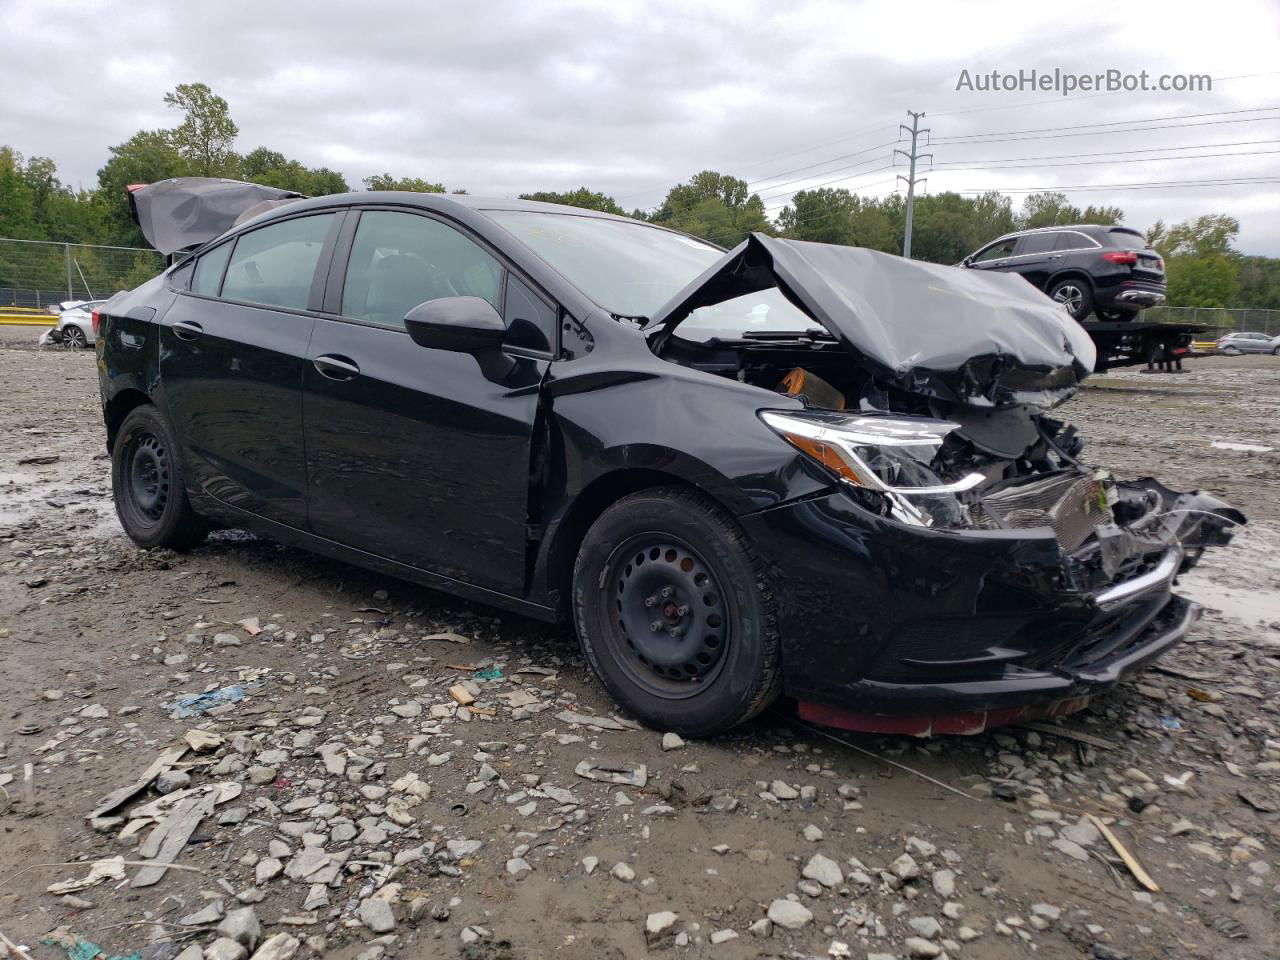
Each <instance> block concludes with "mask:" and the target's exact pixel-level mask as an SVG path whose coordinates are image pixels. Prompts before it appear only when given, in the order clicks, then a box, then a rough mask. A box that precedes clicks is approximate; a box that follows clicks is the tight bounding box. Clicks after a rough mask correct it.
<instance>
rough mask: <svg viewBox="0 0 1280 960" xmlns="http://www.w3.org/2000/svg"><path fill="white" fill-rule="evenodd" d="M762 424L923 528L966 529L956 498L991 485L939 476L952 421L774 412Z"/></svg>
mask: <svg viewBox="0 0 1280 960" xmlns="http://www.w3.org/2000/svg"><path fill="white" fill-rule="evenodd" d="M760 418H761V419H762V420H763V421H764V422H765V423H766V424H767V425H768V426H769V427H770V428H771V429H772V430H774V431H775V432H777V433H778V434H780V435H781V436H782V437H783V438H784V439H785V440H787V442H789V443H790V444H791V445H792V446H794V447H795V448H796V449H798V450H800V451H801V452H802V453H804V454H806V455H807V456H809V457H810V458H812V459H814V460H816V461H817V462H818V463H821V464H822V465H823V466H824V467H826V468H827V469H829V470H831V471H832V472H833V473H835V474H836V475H837V476H838V477H839V478H840V479H841V480H843V481H844V482H845V483H848V484H850V485H852V486H854V487H858V488H861V489H863V490H867V491H871V492H874V493H877V494H879V495H881V496H882V497H884V498H885V499H886V500H887V501H888V502H889V504H890V506H891V507H892V509H893V512H894V513H895V514H897V515H898V516H899V518H900V519H902V520H905V521H906V522H909V523H914V524H917V525H920V526H934V525H940V526H956V525H962V524H963V523H964V520H963V511H962V510H961V506H960V503H959V501H958V500H956V498H955V494H957V493H962V492H964V491H965V490H972V489H973V488H974V487H976V486H978V485H979V484H981V483H982V482H983V481H984V480H985V479H986V478H985V477H984V476H983V475H982V474H980V473H971V474H969V475H967V476H965V477H963V478H961V479H960V480H958V481H956V482H954V483H944V482H942V480H941V478H940V477H939V476H938V475H937V473H935V472H934V470H933V468H932V466H931V464H932V463H933V460H934V457H936V456H937V454H938V450H939V449H940V448H941V447H942V442H943V440H945V439H946V436H947V434H949V433H950V432H951V431H952V430H956V429H958V428H959V426H960V425H959V424H957V423H951V422H950V421H947V420H930V419H928V418H925V417H899V416H892V415H884V416H859V415H857V414H840V413H819V412H816V411H815V412H804V413H783V412H780V411H775V410H766V411H763V412H761V414H760Z"/></svg>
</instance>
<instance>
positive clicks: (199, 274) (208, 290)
mask: <svg viewBox="0 0 1280 960" xmlns="http://www.w3.org/2000/svg"><path fill="white" fill-rule="evenodd" d="M232 246H233V244H230V243H224V244H223V245H222V246H220V247H215V248H214V249H212V250H210V251H209V252H208V253H206V254H205V255H204V256H202V257H201V258H200V259H199V260H198V261H196V275H195V280H193V281H192V283H191V292H192V293H203V294H204V295H205V296H209V297H216V296H217V295H218V288H219V287H220V286H222V271H223V270H224V269H226V266H227V258H228V257H229V256H231V247H232Z"/></svg>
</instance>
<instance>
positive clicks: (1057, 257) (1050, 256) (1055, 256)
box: [1049, 253, 1062, 260]
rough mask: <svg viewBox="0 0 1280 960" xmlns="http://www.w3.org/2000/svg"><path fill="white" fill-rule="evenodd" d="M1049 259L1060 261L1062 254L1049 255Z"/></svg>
mask: <svg viewBox="0 0 1280 960" xmlns="http://www.w3.org/2000/svg"><path fill="white" fill-rule="evenodd" d="M1049 259H1050V260H1061V259H1062V254H1060V253H1051V254H1049Z"/></svg>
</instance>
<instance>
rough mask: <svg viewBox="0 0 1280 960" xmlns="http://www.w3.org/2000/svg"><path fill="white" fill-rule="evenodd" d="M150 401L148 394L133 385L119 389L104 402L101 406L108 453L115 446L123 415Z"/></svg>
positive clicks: (127, 414)
mask: <svg viewBox="0 0 1280 960" xmlns="http://www.w3.org/2000/svg"><path fill="white" fill-rule="evenodd" d="M151 402H152V401H151V398H150V397H149V396H147V395H146V394H145V393H143V392H142V391H141V390H138V389H135V388H133V387H127V388H126V389H124V390H121V391H120V392H119V393H117V394H115V395H114V396H113V397H112V398H111V399H110V400H108V401H107V402H106V405H105V406H104V407H103V417H104V419H105V420H106V425H107V452H108V453H110V452H111V449H112V447H114V446H115V442H116V434H118V433H119V432H120V425H121V424H123V423H124V419H125V417H127V416H129V414H130V413H132V412H133V411H134V410H136V409H137V408H138V407H142V406H146V405H147V404H149V403H151Z"/></svg>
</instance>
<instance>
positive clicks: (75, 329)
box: [42, 300, 107, 347]
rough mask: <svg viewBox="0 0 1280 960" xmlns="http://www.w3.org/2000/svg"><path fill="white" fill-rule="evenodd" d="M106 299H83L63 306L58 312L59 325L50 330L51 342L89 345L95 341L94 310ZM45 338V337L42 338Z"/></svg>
mask: <svg viewBox="0 0 1280 960" xmlns="http://www.w3.org/2000/svg"><path fill="white" fill-rule="evenodd" d="M106 302H107V301H106V300H82V301H80V302H79V303H73V304H72V305H71V306H66V307H64V308H63V310H62V312H61V313H59V314H58V325H57V326H56V327H54V328H53V330H52V331H50V332H51V333H52V334H53V335H52V336H50V337H49V340H50V342H53V343H65V344H67V345H68V346H72V347H87V346H89V345H90V344H91V343H93V311H94V310H96V309H98V306H99V305H100V304H103V303H106ZM42 339H43V338H42Z"/></svg>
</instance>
